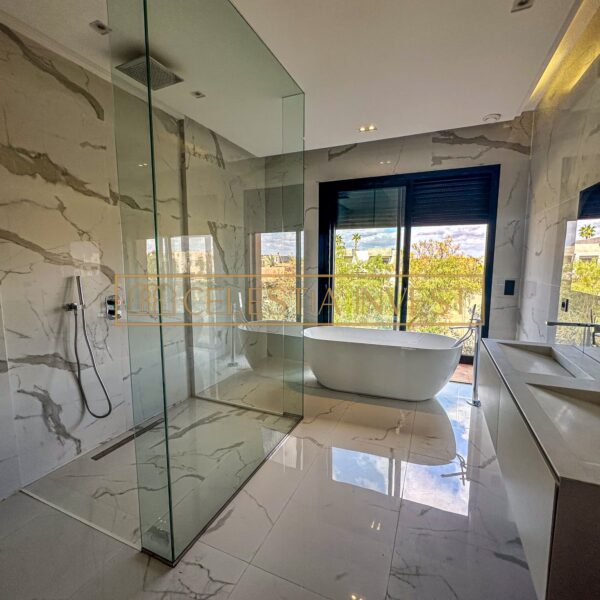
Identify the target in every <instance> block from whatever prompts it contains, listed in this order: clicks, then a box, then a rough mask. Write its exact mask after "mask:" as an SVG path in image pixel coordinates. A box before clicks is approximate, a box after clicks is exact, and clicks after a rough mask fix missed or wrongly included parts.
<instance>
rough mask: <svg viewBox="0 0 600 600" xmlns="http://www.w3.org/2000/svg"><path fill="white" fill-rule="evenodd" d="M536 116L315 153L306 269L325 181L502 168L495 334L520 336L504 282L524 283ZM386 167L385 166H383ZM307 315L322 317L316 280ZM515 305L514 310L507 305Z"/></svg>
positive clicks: (309, 164)
mask: <svg viewBox="0 0 600 600" xmlns="http://www.w3.org/2000/svg"><path fill="white" fill-rule="evenodd" d="M531 126H532V115H531V113H523V115H521V116H520V117H518V118H516V119H515V120H513V121H511V122H507V123H497V124H493V125H481V126H477V127H469V128H465V129H457V130H449V131H439V132H435V133H431V134H423V135H415V136H410V137H405V138H395V139H389V140H379V141H376V142H365V143H361V144H352V145H349V146H342V147H336V148H324V149H322V150H311V151H309V152H307V153H306V155H305V164H306V170H305V206H304V224H305V255H304V260H305V265H306V266H305V272H306V273H307V274H311V273H313V274H316V273H317V270H318V233H319V216H318V215H319V210H318V209H319V183H320V182H323V181H335V180H342V179H357V178H360V177H378V176H383V175H395V174H400V173H416V172H421V171H435V170H440V169H452V168H461V167H472V166H479V165H494V164H499V165H501V172H500V189H499V195H498V220H497V229H496V247H495V256H494V279H495V285H494V288H493V292H492V303H491V315H490V336H491V337H500V338H508V339H512V338H514V337H515V336H516V332H517V320H518V299H517V297H516V296H515V297H511V298H510V299H509V298H507V297H505V296H504V294H503V292H504V280H505V279H514V280H516V281H517V285H519V284H520V277H521V269H522V247H523V236H524V229H525V228H524V222H525V214H526V206H527V194H528V180H529V153H530V145H531ZM381 163H383V164H381ZM307 281H308V283H307V286H306V287H308V288H309V291H308V293H307V296H306V297H307V301H306V305H305V313H306V318H307V319H308V320H313V321H314V320H316V316H317V315H316V314H315V306H314V300H313V298H314V295H315V291H314V288H315V285H316V280H310V279H309V280H307ZM507 306H510V308H507Z"/></svg>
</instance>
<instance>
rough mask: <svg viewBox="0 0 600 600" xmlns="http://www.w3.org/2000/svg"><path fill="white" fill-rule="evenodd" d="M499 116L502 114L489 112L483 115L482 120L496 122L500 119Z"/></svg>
mask: <svg viewBox="0 0 600 600" xmlns="http://www.w3.org/2000/svg"><path fill="white" fill-rule="evenodd" d="M501 117H502V115H501V114H500V113H490V114H489V115H485V116H484V117H483V122H484V123H496V122H497V121H499V120H500V118H501Z"/></svg>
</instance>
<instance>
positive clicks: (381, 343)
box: [303, 324, 464, 353]
mask: <svg viewBox="0 0 600 600" xmlns="http://www.w3.org/2000/svg"><path fill="white" fill-rule="evenodd" d="M320 329H323V330H326V329H329V330H331V329H338V330H353V331H356V330H359V331H370V332H372V331H378V332H392V331H394V333H397V334H400V335H401V334H417V335H421V336H424V337H430V338H435V339H444V340H449V341H451V342H452V344H454V343H456V341H457V340H456V339H455V338H453V337H450V336H449V335H443V334H440V333H428V332H425V331H423V332H420V331H395V330H393V329H375V328H373V327H348V326H346V325H340V326H337V325H333V324H323V325H317V326H314V327H308V328H306V329H305V330H304V331H303V336H304V338H305V339H306V340H312V341H314V342H329V343H333V344H346V345H348V344H356V345H359V344H360V345H364V346H379V347H385V348H398V349H401V350H407V351H413V350H414V351H418V350H424V351H427V352H433V351H442V352H448V351H450V350H457V349H460V351H461V353H462V349H463V346H464V344H462V343H461V344H459V345H458V346H454V345H449V346H446V347H439V346H438V347H435V346H434V347H432V346H403V345H400V344H389V343H386V342H384V341H377V340H367V339H364V340H358V339H355V340H345V339H330V338H320V337H316V336H313V335H311V332H313V331H315V330H320Z"/></svg>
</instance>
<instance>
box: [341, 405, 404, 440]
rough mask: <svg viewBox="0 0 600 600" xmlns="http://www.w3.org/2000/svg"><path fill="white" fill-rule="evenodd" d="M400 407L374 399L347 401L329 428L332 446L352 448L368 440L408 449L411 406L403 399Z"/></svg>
mask: <svg viewBox="0 0 600 600" xmlns="http://www.w3.org/2000/svg"><path fill="white" fill-rule="evenodd" d="M398 404H400V407H395V406H389V405H386V404H376V403H373V402H371V403H369V404H366V403H359V402H351V403H349V406H348V408H347V409H346V410H345V411H344V413H343V415H342V416H341V418H340V420H339V421H338V424H337V425H336V427H335V429H334V430H333V433H332V437H331V443H332V445H333V446H339V447H343V448H352V446H353V444H357V443H358V444H361V443H365V444H369V445H375V446H380V447H381V448H386V449H392V448H393V449H398V450H408V449H409V448H410V440H411V435H412V428H413V421H414V417H415V408H414V406H411V405H409V404H407V403H398Z"/></svg>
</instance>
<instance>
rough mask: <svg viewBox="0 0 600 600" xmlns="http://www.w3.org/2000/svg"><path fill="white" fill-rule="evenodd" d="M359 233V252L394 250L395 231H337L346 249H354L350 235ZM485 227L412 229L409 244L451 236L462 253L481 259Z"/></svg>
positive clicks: (458, 226) (463, 226)
mask: <svg viewBox="0 0 600 600" xmlns="http://www.w3.org/2000/svg"><path fill="white" fill-rule="evenodd" d="M356 232H358V233H360V235H361V240H360V242H359V245H358V248H359V250H368V249H370V248H394V247H395V246H396V229H395V228H394V227H388V228H385V229H352V230H343V229H341V230H338V232H337V233H338V234H340V235H341V236H342V239H343V240H344V243H345V244H346V247H347V248H352V247H354V242H353V241H352V235H353V234H354V233H356ZM485 233H486V227H485V225H440V226H435V227H413V228H412V239H411V242H412V243H414V242H419V241H421V240H427V239H438V240H440V239H443V238H445V237H447V236H450V235H451V236H452V238H453V239H454V241H456V242H459V243H460V246H461V249H462V251H463V252H464V253H465V254H468V255H470V256H475V257H477V258H481V257H482V256H483V255H484V252H485Z"/></svg>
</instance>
